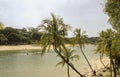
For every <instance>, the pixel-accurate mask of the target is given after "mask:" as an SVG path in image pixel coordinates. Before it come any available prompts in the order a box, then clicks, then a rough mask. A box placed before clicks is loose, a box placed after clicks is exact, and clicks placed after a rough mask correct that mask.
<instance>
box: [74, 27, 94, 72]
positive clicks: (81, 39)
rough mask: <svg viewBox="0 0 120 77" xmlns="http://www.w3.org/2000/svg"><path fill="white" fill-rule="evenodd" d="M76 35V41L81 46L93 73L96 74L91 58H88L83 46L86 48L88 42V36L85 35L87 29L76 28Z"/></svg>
mask: <svg viewBox="0 0 120 77" xmlns="http://www.w3.org/2000/svg"><path fill="white" fill-rule="evenodd" d="M74 35H75V43H77V44H78V45H79V47H80V50H81V52H82V54H83V56H84V58H85V60H86V61H87V63H88V65H89V67H90V69H91V71H92V72H93V74H95V71H94V70H93V68H92V66H91V64H90V62H89V60H88V59H87V57H86V55H85V53H84V51H83V48H85V43H87V36H86V35H85V31H83V32H82V31H81V29H75V31H74Z"/></svg>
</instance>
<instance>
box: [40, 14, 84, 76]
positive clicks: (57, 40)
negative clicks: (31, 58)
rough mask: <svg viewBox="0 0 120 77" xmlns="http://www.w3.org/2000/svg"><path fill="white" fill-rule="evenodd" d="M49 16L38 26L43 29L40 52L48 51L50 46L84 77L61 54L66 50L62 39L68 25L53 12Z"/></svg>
mask: <svg viewBox="0 0 120 77" xmlns="http://www.w3.org/2000/svg"><path fill="white" fill-rule="evenodd" d="M51 16H52V19H45V20H43V23H42V25H41V26H40V27H41V29H42V30H43V35H42V36H41V40H42V41H41V44H42V47H43V50H42V54H44V53H45V52H46V49H48V51H49V49H50V47H51V46H52V48H53V50H54V51H55V52H56V53H57V55H58V56H59V57H60V58H61V59H62V60H63V61H64V62H65V63H66V64H67V65H68V66H70V67H71V68H72V69H73V70H74V71H75V72H76V73H77V74H78V75H79V76H81V77H84V76H83V75H82V74H81V73H80V72H79V71H78V70H77V69H76V68H75V67H74V66H73V65H72V64H71V63H69V62H68V60H66V58H65V57H64V55H63V52H67V49H66V46H65V43H64V41H65V36H66V35H67V31H68V30H69V28H70V26H69V25H66V24H64V22H63V20H62V18H56V17H55V15H54V14H51Z"/></svg>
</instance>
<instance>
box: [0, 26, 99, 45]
mask: <svg viewBox="0 0 120 77" xmlns="http://www.w3.org/2000/svg"><path fill="white" fill-rule="evenodd" d="M41 35H42V33H41V32H39V29H38V28H33V27H29V28H22V29H17V28H12V27H5V28H3V29H1V30H0V45H20V44H37V43H38V42H39V41H40V37H41ZM96 39H97V37H90V38H88V43H91V44H94V43H95V42H96ZM66 40H67V41H66V44H71V41H72V40H73V38H66Z"/></svg>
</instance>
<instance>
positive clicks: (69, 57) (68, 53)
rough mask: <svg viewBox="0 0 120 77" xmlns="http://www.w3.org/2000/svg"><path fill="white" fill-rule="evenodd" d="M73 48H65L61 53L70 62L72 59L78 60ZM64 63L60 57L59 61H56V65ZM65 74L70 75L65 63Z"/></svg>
mask: <svg viewBox="0 0 120 77" xmlns="http://www.w3.org/2000/svg"><path fill="white" fill-rule="evenodd" d="M74 52H75V50H72V49H67V51H65V52H62V53H63V56H64V58H65V59H66V60H67V61H68V62H69V63H70V64H71V65H73V64H72V62H71V61H73V60H74V59H78V60H79V55H76V54H74ZM65 64H66V63H65V61H64V60H63V59H62V60H61V61H60V62H59V63H57V64H56V65H57V66H58V65H62V66H64V65H65ZM67 74H68V77H70V70H69V65H67Z"/></svg>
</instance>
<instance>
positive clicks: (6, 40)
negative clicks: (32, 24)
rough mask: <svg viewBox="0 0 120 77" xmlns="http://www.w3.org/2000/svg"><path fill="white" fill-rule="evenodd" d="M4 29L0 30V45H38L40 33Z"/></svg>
mask: <svg viewBox="0 0 120 77" xmlns="http://www.w3.org/2000/svg"><path fill="white" fill-rule="evenodd" d="M31 29H35V28H30V30H29V28H28V29H25V28H23V29H17V28H12V27H5V28H4V29H1V30H0V45H18V44H34V43H38V41H39V40H40V37H41V33H40V32H39V31H38V30H36V29H35V30H33V31H31Z"/></svg>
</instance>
